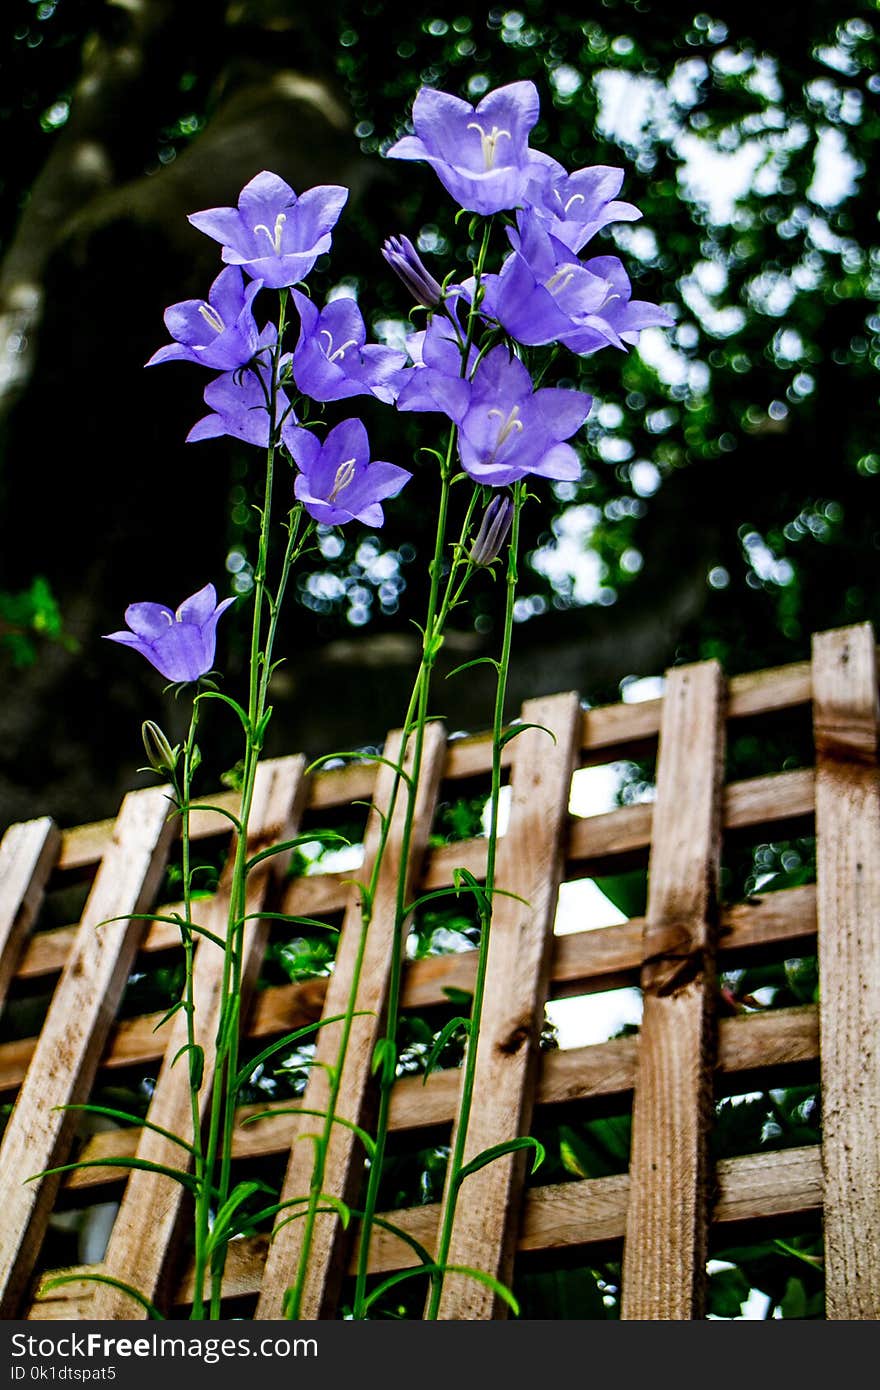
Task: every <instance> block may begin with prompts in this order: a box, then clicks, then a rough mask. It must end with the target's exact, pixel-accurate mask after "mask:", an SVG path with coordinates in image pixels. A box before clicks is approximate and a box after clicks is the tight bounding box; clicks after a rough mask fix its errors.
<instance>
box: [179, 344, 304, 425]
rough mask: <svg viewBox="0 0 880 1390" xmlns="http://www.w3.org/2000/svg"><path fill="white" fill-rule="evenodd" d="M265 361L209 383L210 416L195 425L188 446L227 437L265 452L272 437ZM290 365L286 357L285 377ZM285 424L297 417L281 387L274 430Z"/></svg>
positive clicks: (282, 365)
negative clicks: (285, 421)
mask: <svg viewBox="0 0 880 1390" xmlns="http://www.w3.org/2000/svg"><path fill="white" fill-rule="evenodd" d="M273 332H274V329H273ZM264 358H265V359H268V358H269V354H268V353H265V354H264ZM264 358H256V359H255V360H254V361H253V362H252V363H251V365H250V366H249V367H241V368H239V369H238V371H235V372H224V373H223V375H222V376H218V377H215V378H214V380H213V381H210V382H209V383H208V385H207V386H206V387H205V392H204V397H205V404H206V405H209V406H210V407H211V414H210V415H204V416H203V417H202V419H201V420H199V421H197V423H196V424H194V425H193V427H192V429H191V430H190V432H189V434H188V435H187V436H186V442H187V444H193V443H195V442H196V440H199V439H218V438H219V437H220V436H221V435H224V434H228V435H230V436H231V437H232V438H233V439H243V440H244V442H245V443H246V444H256V445H257V446H258V447H259V448H262V449H267V448H268V447H269V444H270V442H271V434H272V433H273V432H272V431H271V430H270V429H269V400H270V399H271V397H270V383H271V372H272V366H271V360H264ZM289 362H290V353H287V354H286V355H285V356H284V357H282V359H281V362H280V364H279V370H280V372H281V373H282V374H283V373H284V370H285V368H286V366H287V364H288V363H289ZM282 420H289V421H290V422H291V424H293V423H295V420H296V417H295V416H294V415H293V413H292V411H291V408H290V401H289V400H288V398H287V395H286V393H285V391H284V390H283V388H282V387H280V386H279V387H278V388H277V390H276V392H275V426H276V427H277V426H278V425H279V424H280V423H281V421H282Z"/></svg>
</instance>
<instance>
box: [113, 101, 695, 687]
mask: <svg viewBox="0 0 880 1390" xmlns="http://www.w3.org/2000/svg"><path fill="white" fill-rule="evenodd" d="M538 114H539V101H538V92H537V89H536V87H535V86H534V84H533V83H531V82H514V83H512V84H510V85H508V86H506V87H501V88H499V89H497V90H496V91H494V92H490V93H489V94H488V95H487V96H486V97H484V98H483V100H482V101H481V102H480V103H479V104H478V105H477V106H472V105H470V104H469V103H468V102H466V101H462V100H461V99H460V98H458V97H455V96H451V95H449V94H448V93H445V92H438V91H434V90H433V89H431V88H425V89H423V90H422V91H420V92H419V94H418V96H417V98H416V101H415V104H414V107H413V128H414V133H413V134H412V135H406V136H404V137H403V138H402V139H400V140H398V141H397V143H396V144H395V145H393V146H392V148H391V149H390V150H389V151H388V153H389V156H390V157H391V158H393V159H404V160H420V161H424V162H426V163H428V164H430V165H431V167H432V168H433V169H434V171H435V173H436V174H437V176H438V178H439V179H440V182H441V183H442V185H443V186H444V188H446V189H447V191H448V192H449V193H451V194H452V196H453V198H455V199H456V201H457V202H458V203H459V204H460V206H461V208H462V209H464V210H465V211H468V212H471V213H474V214H476V215H477V217H478V218H480V217H481V218H484V219H486V222H485V224H484V225H485V231H486V235H485V238H484V243H483V251H482V252H481V253H480V255H479V256H477V257H476V258H474V262H473V271H474V273H473V274H472V275H471V276H470V277H469V278H467V279H465V280H463V281H462V282H461V283H451V282H450V280H451V277H448V278H447V281H446V282H444V284H443V285H441V284H440V283H439V281H438V280H437V279H436V278H435V277H434V276H433V275H432V274H431V273H430V271H429V270H428V269H427V268H426V267H425V266H424V264H423V263H422V261H421V259H420V257H419V255H418V252H417V251H416V249H415V247H414V246H413V245H412V243H411V242H410V241H409V240H408V239H407V238H406V237H405V236H401V237H392V238H390V239H389V240H388V241H387V242H386V243H385V246H384V247H383V252H382V254H383V256H384V257H385V260H386V261H387V263H388V264H389V265H390V266H391V268H392V269H393V270H394V271H395V273H396V274H397V275H398V276H399V277H400V279H401V280H402V281H403V283H404V284H405V285H406V286H407V289H408V290H409V292H410V293H411V295H412V296H413V298H414V299H415V301H416V302H417V303H418V304H420V305H421V306H423V307H424V308H425V309H427V310H428V317H427V322H426V325H425V327H424V328H423V329H421V330H420V331H418V332H413V333H411V334H410V335H409V337H408V338H407V341H406V349H407V351H406V353H403V352H401V351H397V350H396V349H394V348H391V347H388V346H385V345H382V344H379V343H368V342H367V330H366V326H365V324H364V320H363V317H362V315H361V312H360V309H359V308H358V306H357V304H356V302H355V301H354V300H353V299H350V298H334V299H331V301H330V302H328V303H327V304H325V305H324V306H323V308H321V307H319V306H318V305H316V304H315V303H314V302H313V300H312V299H311V297H310V296H309V295H308V294H307V293H305V292H304V289H303V280H304V277H305V276H307V275H308V273H309V271H310V270H311V269H312V268H313V266H314V264H315V261H316V260H317V258H318V256H320V255H321V254H322V253H323V252H325V251H327V250H328V249H329V247H330V243H331V238H332V232H333V229H334V227H335V225H336V222H337V219H338V217H339V215H340V213H341V211H342V209H343V207H344V205H345V202H346V200H347V197H348V191H347V190H346V189H345V188H341V187H337V186H335V185H328V186H323V187H319V188H312V189H309V190H308V191H307V192H305V193H303V194H301V195H300V196H297V195H296V193H295V192H294V191H293V189H292V188H290V187H289V185H288V184H287V183H285V182H284V180H283V179H281V178H279V177H278V175H277V174H273V173H269V172H267V171H263V172H262V173H260V174H257V175H256V177H255V178H253V179H251V181H250V182H249V183H248V184H247V185H246V187H245V188H244V189H243V190H242V192H241V194H240V196H239V199H238V205H237V206H236V207H221V208H211V209H208V210H206V211H203V212H196V213H193V214H192V215H191V216H190V218H189V220H190V222H191V223H192V224H193V226H194V227H196V228H198V230H199V231H201V232H203V233H205V234H206V235H207V236H209V237H212V238H213V239H214V240H215V241H217V242H219V243H220V245H221V247H222V252H221V255H222V260H223V262H224V263H225V268H224V269H223V270H222V271H221V273H220V274H219V275H218V277H217V279H216V280H215V281H214V283H213V285H212V286H211V288H210V290H209V291H208V297H207V299H205V300H186V301H184V302H182V303H179V304H173V305H172V306H171V307H170V308H169V309H168V310H166V313H165V325H166V327H167V329H168V332H169V334H170V336H171V338H172V340H173V341H172V342H171V343H169V344H167V345H166V346H164V347H162V348H160V349H159V350H158V351H157V352H156V353H154V355H153V356H152V357H151V358H150V360H149V362H148V363H147V365H148V366H152V365H154V364H158V363H161V362H168V361H175V360H178V361H186V362H195V363H197V364H199V365H201V366H203V367H206V368H209V369H211V370H212V371H214V372H216V373H218V375H216V376H215V377H214V378H213V379H212V380H211V381H210V382H209V383H208V385H207V386H206V387H205V392H204V399H205V404H206V405H207V406H208V407H209V413H208V414H207V415H205V416H204V417H203V418H202V419H200V420H199V421H198V422H197V423H196V424H195V425H193V427H192V429H191V430H190V432H189V434H188V436H187V439H188V440H189V441H196V440H203V439H211V438H216V437H218V436H222V435H229V436H231V437H232V438H235V439H238V440H242V441H244V442H246V443H249V444H253V445H255V446H258V447H261V448H265V449H272V450H274V449H281V450H283V452H284V454H285V455H286V456H287V457H288V459H289V461H290V462H291V463H292V465H293V466H294V467H295V469H296V477H295V480H294V486H293V496H294V498H295V499H296V501H297V502H298V503H299V504H301V506H302V507H303V508H304V509H305V511H306V512H307V513H308V515H309V516H310V517H311V518H312V520H313V521H315V522H318V523H321V524H323V525H343V524H345V523H346V522H349V521H351V520H359V521H361V522H364V523H366V524H367V525H370V526H374V527H375V526H381V525H382V524H383V521H384V515H383V509H382V505H381V504H382V502H383V501H384V500H386V499H387V498H389V497H392V496H395V495H396V494H397V493H398V492H399V491H400V490H401V488H402V487H403V486H404V484H405V483H406V482H407V481H408V479H409V478H410V477H411V474H410V473H409V472H407V470H405V469H403V468H400V467H398V466H397V465H396V464H392V463H388V462H384V461H374V460H372V459H371V451H370V445H369V440H368V437H367V432H366V428H365V426H364V424H363V421H362V420H360V419H359V418H358V417H356V416H354V417H351V418H348V419H345V420H343V421H341V422H340V423H338V424H337V425H336V426H335V428H333V429H331V430H330V431H329V433H328V434H327V436H326V438H324V440H323V442H322V441H321V440H320V439H319V438H317V437H316V436H315V435H314V434H313V433H312V432H311V431H310V430H309V429H307V428H304V427H303V426H302V425H301V424H300V419H299V416H298V413H297V412H298V409H300V406H299V399H300V398H308V399H309V400H311V401H315V402H319V403H320V404H321V406H323V405H324V404H325V403H328V402H335V401H343V400H348V399H349V398H350V397H355V396H368V397H372V398H373V399H375V400H378V401H380V402H383V403H385V404H389V405H394V406H395V407H396V408H397V409H398V410H401V411H417V412H433V413H438V414H440V415H444V416H445V417H446V419H447V421H448V422H449V425H450V427H451V428H452V429H453V430H454V434H455V448H456V451H457V456H458V461H459V463H460V465H461V468H462V469H463V470H464V472H465V473H466V474H467V475H468V476H469V477H470V478H471V479H472V480H473V482H474V483H475V484H479V485H482V486H484V487H488V488H506V487H509V486H511V485H512V484H514V483H516V482H518V481H519V480H521V479H523V478H525V477H527V476H529V475H534V476H537V477H544V478H550V479H555V480H560V481H561V480H566V481H572V480H575V479H577V478H579V477H580V473H581V468H580V463H579V459H578V455H577V453H576V452H575V449H574V448H573V447H572V445H571V443H570V442H569V441H570V440H571V439H572V438H573V437H574V436H575V435H576V434H577V432H578V431H579V429H580V428H581V426H582V425H583V423H584V421H585V420H586V418H587V415H588V413H589V410H590V407H591V405H592V398H591V397H590V396H589V395H588V394H586V393H585V392H584V391H580V390H572V389H563V388H560V387H552V386H540V387H538V388H536V387H535V386H534V384H533V381H532V377H531V375H530V373H529V370H528V368H527V366H526V362H525V360H524V359H526V358H527V357H528V349H530V348H534V347H540V346H546V345H549V344H555V345H558V346H561V347H564V348H567V349H568V350H569V351H570V352H572V353H574V354H576V355H577V356H580V357H587V356H590V355H591V354H593V353H595V352H598V351H600V350H601V349H602V348H604V347H614V348H617V349H624V350H625V348H626V345H627V344H630V343H635V342H637V341H638V335H639V332H640V330H641V329H643V328H647V327H649V326H652V325H666V324H669V323H671V319H670V318H669V315H668V314H667V313H666V312H665V311H664V310H663V309H661V308H660V307H659V306H657V305H655V304H649V303H646V302H644V301H641V300H636V299H633V298H632V292H631V286H630V282H629V279H628V277H627V274H626V271H625V270H624V267H623V265H622V263H621V262H620V260H619V259H618V258H617V257H616V256H606V255H594V256H587V258H586V259H584V258H583V256H582V255H581V253H582V252H583V250H584V248H585V246H586V245H587V243H588V242H589V241H590V239H591V238H592V237H593V236H594V235H595V234H596V233H597V232H598V231H600V230H601V229H602V228H603V227H606V226H608V225H609V224H611V223H614V222H621V221H632V220H634V219H635V218H638V217H639V216H640V213H639V211H638V209H637V208H635V207H634V206H633V205H632V204H631V203H627V202H622V201H618V199H617V195H618V193H619V192H620V188H621V184H622V182H623V171H622V170H621V169H612V168H606V167H604V166H596V167H592V168H585V169H578V170H576V171H575V172H574V173H568V172H567V171H566V170H565V169H564V168H563V167H562V165H561V164H559V163H557V161H556V160H554V159H552V158H550V156H549V155H546V154H544V153H542V152H541V151H539V150H533V149H530V148H529V136H530V133H531V131H532V130H533V129H534V126H535V124H536V122H537V119H538ZM498 213H505V214H507V217H506V219H505V220H506V222H507V227H506V237H507V242H508V250H507V253H506V254H505V255H504V257H503V259H502V260H501V263H500V265H499V266H498V267H497V269H495V270H490V269H489V268H488V265H487V259H486V254H485V252H486V248H487V246H488V232H489V228H490V226H491V219H492V218H493V217H494V215H495V214H498ZM273 289H274V290H280V291H281V292H282V294H283V296H284V302H285V305H288V304H289V305H290V306H291V307H292V308H293V309H294V310H295V311H296V314H297V317H298V320H299V332H298V338H297V341H296V343H295V344H294V345H293V346H292V348H291V349H290V350H286V349H285V347H284V344H283V343H282V341H281V333H280V332H279V329H281V330H282V332H283V316H282V318H281V320H280V321H279V324H278V325H277V326H276V324H274V323H271V322H270V323H266V324H264V325H260V324H259V323H258V322H257V319H256V317H255V308H256V301H257V299H258V296H259V295H260V293H261V291H263V290H273ZM134 607H135V608H137V607H139V605H134ZM130 611H131V610H130ZM140 650H144V651H145V654H148V653H147V652H146V650H145V648H143V647H141V648H140ZM150 659H151V660H153V658H152V657H151V658H150ZM154 664H156V665H159V663H158V662H157V661H155V660H154ZM159 669H160V670H161V669H162V667H161V666H160V667H159ZM174 669H175V670H179V669H182V668H181V667H179V666H178V665H175V667H174ZM206 669H207V668H206ZM177 678H178V679H179V678H180V677H179V676H178V677H177Z"/></svg>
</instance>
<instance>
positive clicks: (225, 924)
mask: <svg viewBox="0 0 880 1390" xmlns="http://www.w3.org/2000/svg"><path fill="white" fill-rule="evenodd" d="M304 771H305V759H304V758H303V757H302V756H300V755H297V756H296V757H292V758H278V759H273V760H271V761H267V762H264V763H261V764H260V766H259V768H258V769H257V777H256V783H255V786H254V797H253V805H252V808H251V814H250V822H249V827H248V854H249V856H252V855H254V854H258V853H259V852H260V851H261V850H264V849H268V848H270V847H271V846H272V845H277V844H280V843H282V842H283V841H285V840H289V839H291V838H292V836H293V835H295V834H296V830H297V825H298V820H299V815H300V812H301V810H302V801H303V797H302V775H303V772H304ZM289 857H290V856H289V854H284V853H282V854H279V855H274V856H272V857H270V858H268V859H266V860H264V861H263V862H262V863H261V864H259V865H257V867H256V868H255V869H254V870H253V871H252V872H251V873H250V875H249V876H248V882H247V895H246V910H247V913H248V914H251V913H255V912H259V911H260V909H261V908H262V907H264V906H265V904H266V897H267V894H268V891H269V888H270V885H271V884H272V882H273V881H276V880H277V879H278V877H279V876H280V875H281V874H282V873H283V871H284V868H285V867H286V865H287V863H288V862H289ZM233 863H234V859H233V856H230V858H229V859H228V860H227V864H226V869H225V870H224V873H223V877H222V880H221V883H220V886H219V888H218V891H217V892H216V893H215V895H214V896H213V898H211V899H210V902H209V904H206V906H208V907H209V911H208V912H207V913H199V914H197V920H199V921H200V925H203V926H206V927H207V928H208V930H209V931H212V932H213V933H214V934H215V936H219V937H221V938H224V939H225V937H226V936H227V934H228V930H229V909H230V901H231V893H232V868H233ZM267 935H268V924H267V923H266V922H265V921H261V920H260V919H259V918H254V919H252V920H250V921H246V922H245V924H244V928H243V930H242V935H241V999H242V1009H243V1010H244V1009H246V1008H247V1003H248V999H249V995H250V991H251V989H252V987H253V984H254V981H255V980H256V977H257V974H258V972H259V968H260V965H261V963H262V959H263V955H264V953H265V949H266V938H267ZM222 985H223V953H222V952H221V951H220V950H219V949H218V948H217V947H216V946H215V945H214V943H213V942H211V941H209V940H207V939H205V938H201V939H200V940H199V942H198V945H197V947H196V953H195V968H194V979H193V1000H194V1005H195V1008H194V1022H195V1037H196V1042H197V1043H198V1044H199V1045H200V1046H201V1047H202V1049H203V1051H204V1057H205V1066H204V1075H203V1080H202V1085H201V1088H200V1091H199V1111H200V1114H201V1118H202V1121H203V1122H204V1120H205V1118H206V1116H207V1111H208V1106H209V1105H210V1103H211V1093H212V1089H213V1084H214V1070H215V1047H214V1043H215V1039H216V1037H217V1030H218V1026H219V1022H220V1012H221V1009H222V1006H223V988H222ZM163 1031H164V1039H163V1040H164V1043H165V1056H164V1060H163V1063H162V1068H161V1071H160V1072H159V1076H158V1079H157V1081H156V1088H155V1091H154V1092H153V1097H152V1099H151V1101H150V1109H149V1112H148V1119H149V1120H150V1122H151V1123H152V1124H155V1125H158V1126H160V1127H161V1128H162V1129H165V1130H167V1131H168V1132H169V1133H171V1134H178V1135H180V1136H182V1137H184V1138H188V1139H190V1140H191V1139H192V1124H193V1118H192V1099H191V1094H190V1089H189V1073H188V1069H187V1067H186V1065H185V1064H180V1065H177V1066H175V1065H174V1061H175V1059H176V1058H177V1057H178V1054H179V1052H180V1049H181V1048H183V1047H185V1046H186V1042H187V1019H186V1015H185V1013H184V1012H183V1011H182V1010H181V1011H180V1012H178V1013H177V1014H176V1015H175V1016H174V1018H173V1020H172V1021H171V1025H170V1027H167V1028H165V1029H164V1030H163ZM137 1157H138V1158H139V1159H141V1160H144V1161H146V1162H148V1163H155V1164H162V1165H164V1166H166V1167H174V1168H179V1167H180V1166H181V1164H182V1163H185V1161H186V1160H185V1157H184V1156H183V1151H182V1150H181V1149H180V1148H179V1146H178V1145H176V1144H172V1143H171V1141H170V1140H168V1139H165V1138H164V1137H163V1136H162V1135H161V1134H157V1133H156V1132H155V1131H154V1130H151V1129H146V1128H145V1129H143V1130H142V1132H141V1137H140V1141H139V1143H138V1147H137ZM183 1191H184V1190H183V1188H182V1186H181V1185H180V1184H179V1183H177V1182H174V1181H173V1180H172V1179H171V1178H168V1177H165V1176H164V1174H162V1173H156V1172H148V1171H146V1170H144V1169H139V1170H135V1171H133V1172H132V1173H131V1176H130V1177H129V1180H128V1184H127V1186H126V1189H125V1196H124V1197H123V1200H122V1205H121V1207H120V1210H119V1213H118V1215H117V1217H116V1221H115V1223H114V1226H113V1230H112V1233H111V1236H110V1242H109V1245H108V1247H107V1253H106V1255H105V1257H104V1267H105V1270H106V1271H107V1273H109V1274H110V1275H111V1276H112V1277H113V1278H114V1279H120V1280H124V1281H126V1282H128V1283H130V1284H133V1285H134V1286H135V1287H136V1288H137V1289H138V1290H139V1291H140V1293H142V1294H143V1295H144V1296H145V1297H146V1298H148V1299H149V1300H150V1301H151V1302H152V1303H161V1302H162V1296H163V1287H164V1283H165V1282H166V1281H167V1277H168V1273H169V1271H168V1269H167V1262H168V1260H169V1258H170V1257H171V1256H172V1255H173V1247H174V1244H175V1237H176V1236H177V1235H178V1234H179V1232H178V1225H179V1221H180V1216H181V1208H182V1204H183ZM93 1306H94V1316H95V1317H96V1318H98V1319H102V1320H110V1319H120V1318H123V1319H124V1318H128V1319H133V1318H144V1317H146V1312H145V1310H144V1309H143V1308H142V1307H141V1306H140V1305H139V1304H137V1303H135V1302H134V1301H133V1300H132V1299H131V1298H130V1297H129V1296H128V1295H126V1294H124V1293H123V1292H122V1291H121V1290H120V1289H117V1288H114V1287H113V1286H111V1285H109V1284H103V1285H101V1286H100V1287H99V1288H98V1289H97V1290H96V1293H95V1299H94V1305H93Z"/></svg>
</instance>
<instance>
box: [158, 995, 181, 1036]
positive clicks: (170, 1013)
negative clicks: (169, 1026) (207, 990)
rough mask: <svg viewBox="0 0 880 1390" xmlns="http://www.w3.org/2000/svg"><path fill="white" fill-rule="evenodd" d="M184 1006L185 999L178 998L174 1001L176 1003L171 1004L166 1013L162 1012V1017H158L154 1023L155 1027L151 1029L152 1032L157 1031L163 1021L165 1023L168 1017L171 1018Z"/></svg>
mask: <svg viewBox="0 0 880 1390" xmlns="http://www.w3.org/2000/svg"><path fill="white" fill-rule="evenodd" d="M185 1008H186V1000H185V999H178V1001H177V1003H176V1004H172V1005H171V1008H170V1009H169V1010H168V1011H167V1013H164V1014H163V1015H162V1017H161V1018H160V1019H159V1022H158V1023H157V1024H156V1025H155V1027H154V1028H153V1030H152V1031H153V1032H154V1033H157V1032H158V1031H159V1029H160V1028H161V1027H162V1024H163V1023H167V1022H168V1020H169V1018H173V1017H174V1015H175V1014H176V1013H179V1012H180V1010H181V1009H185Z"/></svg>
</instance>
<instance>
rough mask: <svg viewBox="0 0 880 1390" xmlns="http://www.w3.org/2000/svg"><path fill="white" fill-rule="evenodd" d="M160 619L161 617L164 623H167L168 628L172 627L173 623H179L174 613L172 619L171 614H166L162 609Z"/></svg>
mask: <svg viewBox="0 0 880 1390" xmlns="http://www.w3.org/2000/svg"><path fill="white" fill-rule="evenodd" d="M162 617H163V618H164V619H165V621H166V622H167V623H168V626H169V627H173V626H174V624H175V623H179V622H180V618H179V617H178V616H177V614H176V613H175V614H174V617H172V616H171V614H170V613H168V612H166V610H165V609H164V608H163V609H162Z"/></svg>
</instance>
